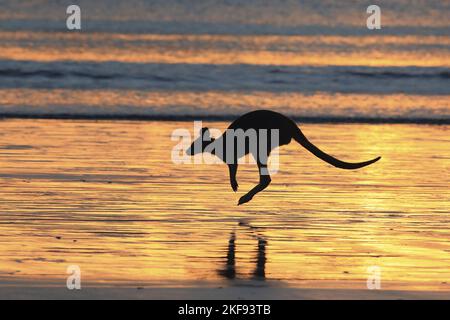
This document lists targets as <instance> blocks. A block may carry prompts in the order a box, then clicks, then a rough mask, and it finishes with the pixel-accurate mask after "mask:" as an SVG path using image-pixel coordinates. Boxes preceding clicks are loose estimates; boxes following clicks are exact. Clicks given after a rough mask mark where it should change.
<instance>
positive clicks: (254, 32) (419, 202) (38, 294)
mask: <svg viewBox="0 0 450 320" xmlns="http://www.w3.org/2000/svg"><path fill="white" fill-rule="evenodd" d="M70 5H73V3H71V2H66V1H48V0H34V1H12V0H3V1H0V8H1V10H0V299H30V298H32V299H83V298H87V299H108V298H110V299H245V300H249V299H256V300H259V299H434V298H435V299H450V269H449V266H450V242H449V239H450V218H449V216H448V215H449V208H450V191H449V190H450V189H449V186H450V179H449V176H450V175H449V173H450V166H449V164H450V161H449V160H450V134H449V133H450V24H449V19H448V16H449V12H450V3H449V2H448V1H440V0H428V1H415V2H414V3H413V4H412V3H411V1H409V0H390V1H380V3H378V6H379V9H380V10H379V11H380V16H379V18H380V19H381V20H380V19H378V20H380V21H379V22H380V25H379V27H380V29H378V28H376V29H373V28H369V25H368V24H367V22H368V21H369V20H370V19H371V18H370V17H372V16H369V14H370V13H369V12H368V11H367V9H368V6H369V4H368V3H365V2H364V1H350V0H341V1H317V0H302V1H297V0H285V1H273V0H270V1H269V0H247V1H245V4H244V3H241V2H238V1H230V0H204V1H183V0H152V1H144V0H128V1H126V2H124V1H116V0H97V1H88V0H79V1H77V2H76V5H77V6H78V8H77V10H78V11H77V12H79V15H78V17H75V16H72V14H70V13H68V12H71V10H68V9H70V8H69V6H70ZM71 7H72V8H73V6H71ZM369 11H370V10H369ZM74 12H75V11H74ZM74 14H75V13H74ZM69 15H70V16H69ZM75 15H77V14H75ZM71 19H75V20H76V19H78V20H80V21H79V22H80V24H79V27H80V28H81V29H77V28H76V29H72V28H69V27H68V26H69V24H68V22H69V20H71ZM255 110H272V111H275V112H278V113H281V114H283V115H284V116H286V117H288V118H290V119H292V120H293V121H294V122H296V123H297V124H298V126H299V127H300V128H301V130H302V132H303V134H304V135H305V136H306V137H307V138H308V139H309V140H310V141H311V142H312V143H313V144H314V145H316V146H317V147H318V148H320V149H321V150H323V151H324V152H326V153H328V154H330V155H332V156H334V157H336V158H338V159H340V160H343V161H347V162H363V161H368V160H371V159H374V158H376V157H379V156H380V157H381V160H379V161H378V162H376V163H373V164H371V165H369V166H366V167H364V168H360V169H358V170H342V169H338V168H336V167H332V166H331V165H330V164H328V163H325V162H323V161H322V160H320V159H318V158H317V157H315V156H314V155H313V154H311V153H310V152H308V151H307V150H305V149H304V148H303V147H301V146H300V145H299V144H298V143H296V142H295V141H292V142H291V143H290V144H289V145H286V146H283V147H282V148H280V150H279V157H278V162H277V161H276V159H277V158H274V155H272V160H273V162H271V165H270V168H271V170H272V174H271V179H272V182H271V184H270V186H269V187H268V188H267V189H266V190H264V191H262V192H260V193H258V194H257V195H256V196H255V197H254V198H253V199H252V200H251V201H250V202H247V203H245V204H243V205H239V206H238V205H237V204H238V201H239V199H240V198H241V197H242V196H243V195H244V194H245V193H246V192H248V191H249V190H251V189H252V188H253V187H254V186H255V185H256V184H257V183H258V181H259V175H258V170H257V166H256V165H255V164H240V165H239V168H238V174H237V180H238V183H239V188H238V190H237V192H234V191H233V190H232V187H231V186H230V182H229V181H230V180H229V174H228V168H227V166H226V165H225V164H223V163H222V164H221V163H216V164H207V163H205V160H207V159H209V160H214V159H215V158H214V156H211V155H210V156H207V155H206V156H205V157H204V156H203V155H201V154H199V155H196V156H195V157H190V156H187V155H186V153H185V150H186V149H187V148H188V147H189V145H190V143H191V142H192V141H193V139H196V138H197V136H198V134H199V130H200V126H203V127H208V128H209V129H210V131H209V132H211V133H212V135H213V137H216V138H217V137H218V136H219V135H220V133H221V132H223V130H225V129H226V128H227V127H228V126H229V124H230V123H231V122H233V121H235V120H236V119H238V118H239V117H241V116H242V115H244V114H246V113H248V112H251V111H255ZM272 114H273V113H272ZM196 121H197V122H200V121H201V122H202V123H201V124H200V123H197V122H196ZM255 125H256V126H257V125H259V124H258V123H256V124H255ZM213 129H215V130H213ZM180 132H182V133H183V134H184V135H185V136H186V137H190V139H187V140H180V137H179V136H178V135H177V133H178V134H179V133H180ZM265 181H267V180H265ZM77 288H80V290H78V289H77Z"/></svg>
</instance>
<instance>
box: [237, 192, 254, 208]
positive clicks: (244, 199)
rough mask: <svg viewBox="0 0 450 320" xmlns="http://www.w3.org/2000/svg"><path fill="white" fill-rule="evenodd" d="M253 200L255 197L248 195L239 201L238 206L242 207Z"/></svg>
mask: <svg viewBox="0 0 450 320" xmlns="http://www.w3.org/2000/svg"><path fill="white" fill-rule="evenodd" d="M252 199H253V196H252V195H249V194H248V193H247V194H246V195H244V196H242V197H241V198H240V199H239V202H238V206H240V205H241V204H244V203H247V202H249V201H250V200H252Z"/></svg>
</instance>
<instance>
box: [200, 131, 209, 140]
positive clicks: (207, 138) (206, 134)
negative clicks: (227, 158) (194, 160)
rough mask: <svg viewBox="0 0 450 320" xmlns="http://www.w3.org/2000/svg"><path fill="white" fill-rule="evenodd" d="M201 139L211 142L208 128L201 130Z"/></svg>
mask: <svg viewBox="0 0 450 320" xmlns="http://www.w3.org/2000/svg"><path fill="white" fill-rule="evenodd" d="M200 134H201V137H202V138H203V140H206V141H209V140H211V134H210V133H209V129H208V128H202V131H201V132H200Z"/></svg>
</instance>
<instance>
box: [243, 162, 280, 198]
mask: <svg viewBox="0 0 450 320" xmlns="http://www.w3.org/2000/svg"><path fill="white" fill-rule="evenodd" d="M258 169H259V183H258V184H257V185H256V186H255V187H254V188H253V189H252V190H250V191H249V192H247V193H246V194H245V195H244V196H242V197H241V198H240V199H239V203H238V205H241V204H244V203H246V202H249V201H250V200H252V199H253V197H254V196H255V195H256V194H257V193H258V192H261V191H263V190H264V189H265V188H267V187H268V186H269V184H270V182H271V181H272V179H270V175H269V172H268V169H267V166H266V165H262V164H258Z"/></svg>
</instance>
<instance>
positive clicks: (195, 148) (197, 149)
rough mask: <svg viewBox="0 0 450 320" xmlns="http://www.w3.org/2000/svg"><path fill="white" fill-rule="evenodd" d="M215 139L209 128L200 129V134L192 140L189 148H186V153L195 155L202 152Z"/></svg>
mask: <svg viewBox="0 0 450 320" xmlns="http://www.w3.org/2000/svg"><path fill="white" fill-rule="evenodd" d="M213 141H214V138H211V134H210V132H209V129H208V128H202V129H201V130H200V136H199V137H198V138H197V140H195V141H194V142H192V144H191V146H190V147H189V149H187V150H186V154H188V155H190V156H193V155H195V154H197V153H202V152H203V151H204V150H205V148H206V146H208V145H209V144H210V143H211V142H213Z"/></svg>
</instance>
